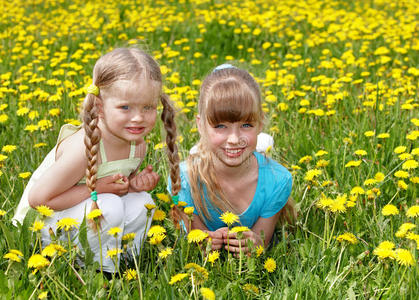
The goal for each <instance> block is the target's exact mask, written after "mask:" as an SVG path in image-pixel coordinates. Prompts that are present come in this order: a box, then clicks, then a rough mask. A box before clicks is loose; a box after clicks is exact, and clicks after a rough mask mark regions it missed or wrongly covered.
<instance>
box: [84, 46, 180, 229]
mask: <svg viewBox="0 0 419 300" xmlns="http://www.w3.org/2000/svg"><path fill="white" fill-rule="evenodd" d="M138 78H140V79H141V78H144V79H149V80H152V81H153V82H156V83H158V86H159V89H161V87H162V75H161V72H160V67H159V65H158V63H157V62H156V61H155V60H154V59H153V58H152V57H151V56H150V55H148V54H147V53H145V52H144V51H142V50H139V49H137V48H117V49H115V50H113V51H111V52H109V53H107V54H105V55H103V56H102V57H100V58H99V59H98V61H97V62H96V64H95V66H94V68H93V84H94V85H96V86H97V87H98V88H99V91H100V93H99V95H97V96H95V95H94V94H91V93H89V94H87V96H86V98H85V100H84V107H83V113H82V118H83V127H84V130H85V133H86V134H85V138H84V143H85V145H86V157H87V168H86V185H87V187H88V189H89V191H90V192H92V191H95V189H96V180H97V170H98V151H99V141H100V138H101V132H100V129H99V127H98V122H99V115H98V105H97V104H98V103H97V101H98V100H99V98H100V96H101V93H102V91H103V92H106V91H108V90H109V89H111V88H112V87H113V86H114V85H115V84H116V83H117V82H118V81H120V80H133V79H138ZM160 100H161V102H162V104H163V112H162V115H161V119H162V121H163V124H164V127H165V129H166V132H167V135H166V144H167V149H168V153H167V154H168V158H169V164H170V178H171V180H172V183H173V184H172V193H173V194H174V195H176V194H177V193H178V192H179V190H180V175H179V155H178V149H177V146H176V125H175V123H174V116H175V111H174V109H173V106H172V104H171V102H170V99H169V97H168V96H167V95H166V94H163V93H161V95H160ZM96 208H98V205H97V203H96V201H94V202H93V204H92V208H91V209H92V210H93V209H96ZM92 225H93V224H92Z"/></svg>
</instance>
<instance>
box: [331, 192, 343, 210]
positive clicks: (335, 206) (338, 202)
mask: <svg viewBox="0 0 419 300" xmlns="http://www.w3.org/2000/svg"><path fill="white" fill-rule="evenodd" d="M346 200H347V196H346V194H343V195H339V196H338V197H337V198H336V199H335V200H333V201H332V202H331V203H330V205H329V209H330V211H331V212H338V213H341V212H345V211H346V206H345V204H346Z"/></svg>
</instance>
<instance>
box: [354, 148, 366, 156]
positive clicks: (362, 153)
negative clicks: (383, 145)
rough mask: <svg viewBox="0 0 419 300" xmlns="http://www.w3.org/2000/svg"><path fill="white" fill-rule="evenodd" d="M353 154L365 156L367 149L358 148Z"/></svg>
mask: <svg viewBox="0 0 419 300" xmlns="http://www.w3.org/2000/svg"><path fill="white" fill-rule="evenodd" d="M354 154H355V155H359V156H365V155H367V151H365V150H362V149H358V150H356V151H355V152H354Z"/></svg>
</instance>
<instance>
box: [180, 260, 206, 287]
mask: <svg viewBox="0 0 419 300" xmlns="http://www.w3.org/2000/svg"><path fill="white" fill-rule="evenodd" d="M185 269H186V270H190V272H191V273H194V274H195V275H196V276H197V277H198V278H196V279H197V282H201V283H202V282H203V281H205V280H206V279H208V275H209V274H208V271H207V269H205V268H204V267H201V266H200V265H198V264H196V263H188V264H187V265H186V266H185Z"/></svg>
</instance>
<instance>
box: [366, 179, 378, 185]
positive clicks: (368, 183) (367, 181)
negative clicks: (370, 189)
mask: <svg viewBox="0 0 419 300" xmlns="http://www.w3.org/2000/svg"><path fill="white" fill-rule="evenodd" d="M376 183H377V180H375V179H374V178H369V179H367V180H365V181H364V185H366V186H369V185H374V184H376Z"/></svg>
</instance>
